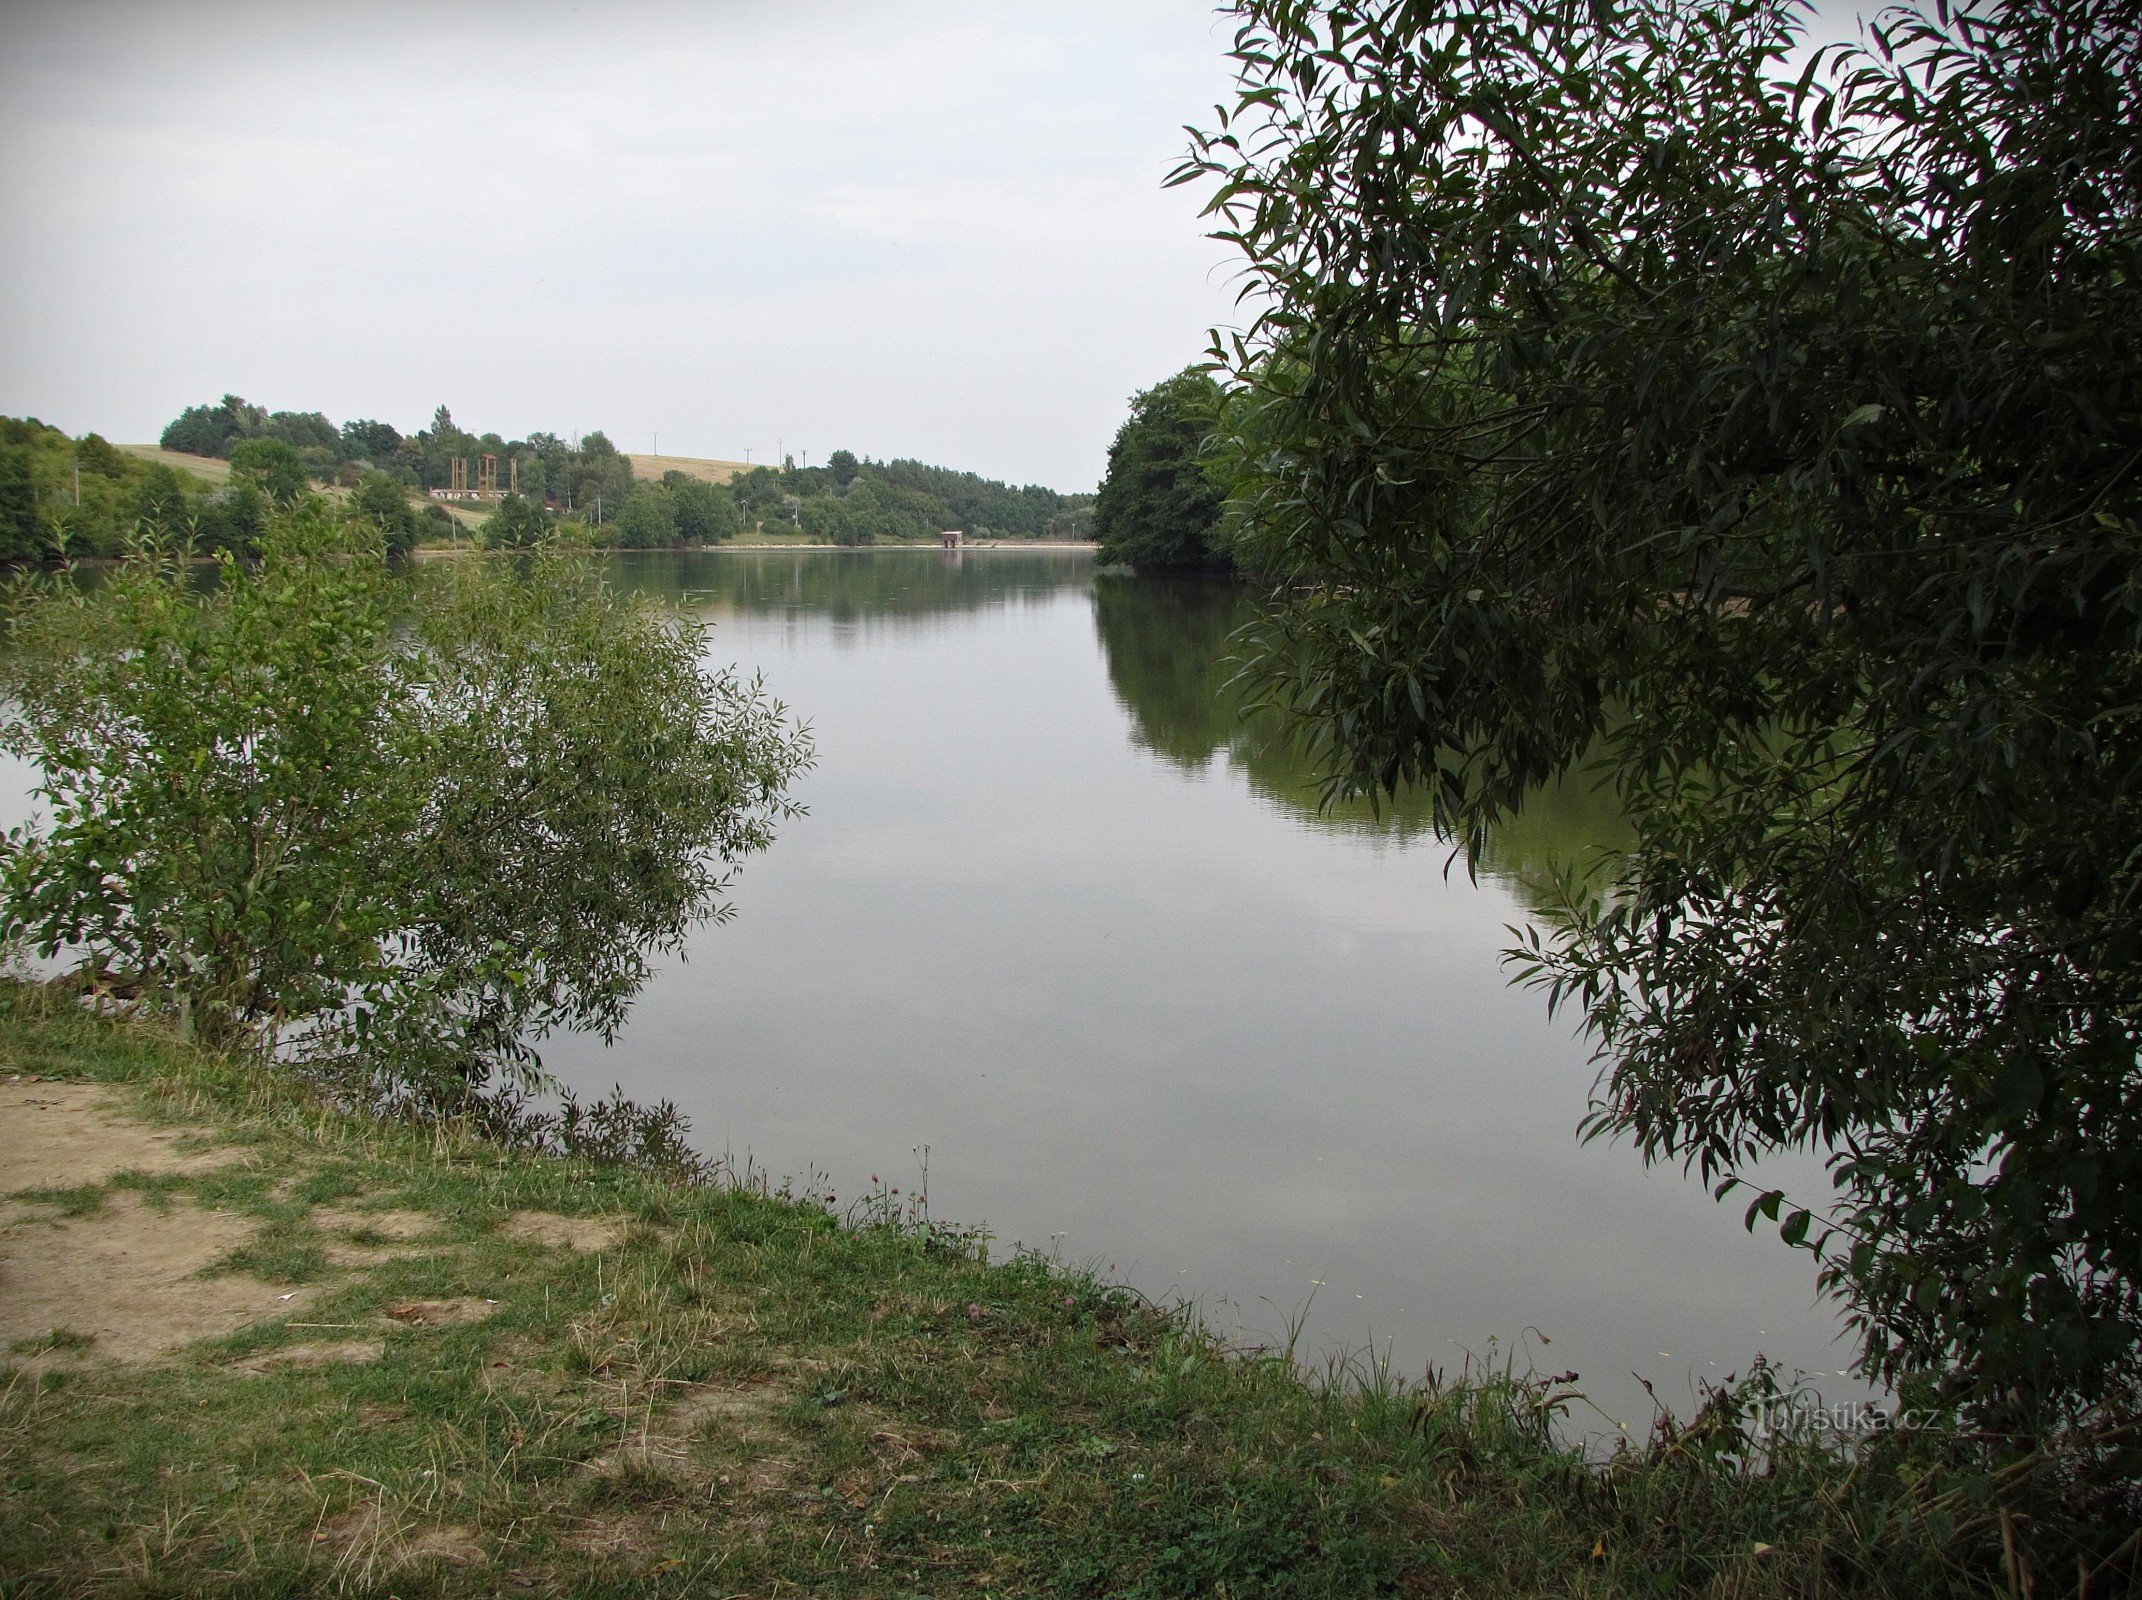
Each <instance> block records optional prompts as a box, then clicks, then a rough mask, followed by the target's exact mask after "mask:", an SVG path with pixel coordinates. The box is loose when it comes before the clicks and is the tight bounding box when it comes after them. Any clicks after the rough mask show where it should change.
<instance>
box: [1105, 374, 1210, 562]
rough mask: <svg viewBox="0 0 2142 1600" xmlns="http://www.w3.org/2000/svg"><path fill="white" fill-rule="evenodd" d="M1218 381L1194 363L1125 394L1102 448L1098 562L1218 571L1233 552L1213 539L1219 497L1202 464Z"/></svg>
mask: <svg viewBox="0 0 2142 1600" xmlns="http://www.w3.org/2000/svg"><path fill="white" fill-rule="evenodd" d="M1219 407H1220V386H1219V385H1218V384H1217V383H1215V382H1214V381H1213V380H1212V378H1211V376H1210V375H1209V374H1208V373H1207V372H1206V371H1205V370H1204V369H1203V368H1200V367H1191V368H1189V369H1187V370H1185V371H1183V372H1179V373H1177V374H1176V375H1175V376H1174V377H1172V378H1170V379H1168V380H1167V381H1166V382H1165V383H1158V384H1155V385H1154V386H1153V387H1152V388H1150V389H1147V390H1144V391H1143V392H1141V393H1139V394H1137V395H1135V396H1133V397H1132V399H1131V414H1130V417H1129V420H1127V421H1126V422H1125V423H1124V424H1123V426H1122V427H1121V428H1119V429H1118V430H1117V431H1116V438H1115V442H1114V443H1113V444H1111V445H1110V446H1109V447H1108V476H1107V477H1105V478H1104V479H1102V480H1101V493H1100V497H1099V499H1098V500H1096V501H1095V502H1094V507H1093V532H1094V537H1095V538H1096V539H1098V540H1099V541H1100V544H1101V560H1102V561H1103V562H1121V563H1123V564H1125V565H1127V566H1131V567H1134V568H1136V569H1137V570H1139V571H1141V572H1199V571H1223V570H1226V569H1228V568H1230V567H1232V566H1233V564H1234V562H1233V556H1232V555H1231V553H1230V552H1229V550H1228V549H1227V547H1226V544H1225V542H1224V541H1223V540H1222V538H1221V537H1220V508H1221V502H1222V501H1223V499H1224V498H1225V496H1224V494H1223V492H1222V490H1221V488H1220V487H1219V485H1218V484H1216V483H1215V482H1214V481H1213V479H1212V478H1211V477H1210V476H1209V475H1208V473H1207V471H1206V468H1205V461H1204V457H1205V443H1206V439H1207V438H1208V436H1209V435H1210V434H1211V433H1212V430H1213V426H1214V423H1215V422H1216V421H1217V417H1218V412H1219Z"/></svg>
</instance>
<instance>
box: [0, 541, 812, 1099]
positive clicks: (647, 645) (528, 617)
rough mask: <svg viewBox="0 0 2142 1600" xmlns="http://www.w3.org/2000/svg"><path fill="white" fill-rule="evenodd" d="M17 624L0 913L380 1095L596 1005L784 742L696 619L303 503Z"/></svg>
mask: <svg viewBox="0 0 2142 1600" xmlns="http://www.w3.org/2000/svg"><path fill="white" fill-rule="evenodd" d="M366 535H370V537H369V538H367V537H365V536H366ZM14 645H15V648H14V649H13V651H12V652H11V653H10V654H9V656H8V658H7V663H6V670H7V683H6V688H7V690H8V693H9V702H8V717H7V722H6V724H5V727H4V737H5V741H6V747H7V748H8V749H10V750H12V751H13V752H14V753H16V754H18V755H20V756H23V757H26V758H28V759H31V760H34V761H36V762H37V763H38V765H39V766H40V768H41V770H42V773H43V779H42V784H41V788H40V791H39V792H40V794H41V796H42V798H43V800H44V802H45V808H46V810H47V812H48V815H49V819H50V820H49V822H48V823H46V824H45V825H44V826H43V827H41V828H40V827H35V826H33V827H28V828H23V829H17V830H15V831H14V832H13V833H11V834H10V835H8V836H7V840H6V845H5V849H4V852H0V861H4V867H5V873H4V878H0V892H4V914H5V923H6V933H7V934H8V936H10V937H14V938H19V939H22V940H24V941H26V942H28V943H30V944H32V945H34V946H35V947H36V948H38V949H40V950H41V951H43V952H44V954H45V956H46V957H47V958H48V959H49V958H51V957H52V956H54V955H56V954H57V953H58V952H59V951H60V950H62V949H66V950H68V951H70V952H72V953H75V954H76V955H77V957H78V959H79V960H80V962H81V964H82V968H83V971H84V973H85V975H86V976H87V977H88V979H89V980H90V981H91V982H92V983H93V984H95V985H97V986H99V987H102V988H107V989H111V990H115V991H117V992H120V993H127V994H135V995H139V996H141V997H143V998H144V999H146V1000H149V1001H151V1002H152V1003H168V1004H169V1005H171V1006H172V1007H173V1008H174V1009H175V1010H176V1011H177V1013H178V1015H179V1016H180V1017H181V1019H182V1021H183V1023H184V1025H185V1027H186V1029H187V1030H188V1031H190V1032H191V1033H193V1034H194V1035H196V1036H198V1037H200V1038H202V1039H204V1040H209V1041H214V1042H220V1043H231V1044H247V1045H252V1046H256V1047H259V1048H262V1049H268V1050H277V1051H280V1052H282V1053H285V1054H294V1055H297V1056H301V1057H304V1058H307V1059H313V1060H323V1059H324V1060H349V1061H353V1062H355V1063H357V1064H358V1065H360V1066H361V1067H362V1068H363V1069H364V1070H366V1071H368V1072H370V1073H372V1074H374V1075H375V1077H376V1082H377V1084H378V1086H379V1087H380V1088H381V1091H382V1092H385V1093H406V1094H414V1095H419V1096H424V1097H431V1098H436V1097H440V1096H444V1097H447V1098H452V1097H453V1096H455V1095H457V1094H460V1093H462V1092H464V1091H465V1090H466V1089H467V1088H468V1087H469V1086H470V1085H472V1084H478V1083H481V1082H482V1081H484V1080H485V1079H486V1078H488V1077H490V1076H492V1075H494V1074H497V1073H501V1072H505V1073H512V1072H514V1071H517V1070H520V1069H522V1068H525V1067H526V1066H528V1064H529V1062H530V1059H531V1058H530V1056H529V1054H528V1051H527V1043H526V1041H527V1039H528V1038H529V1037H530V1036H531V1035H539V1034H540V1033H541V1032H542V1031H543V1030H545V1029H547V1028H550V1027H553V1026H562V1025H572V1026H579V1027H593V1028H598V1029H605V1030H607V1029H611V1028H614V1027H615V1026H616V1025H617V1023H618V1021H619V1020H620V1018H621V1017H622V1015H623V1013H624V1010H625V1008H626V1006H627V1005H628V1004H629V1002H630V999H631V997H632V995H633V994H634V993H635V992H636V990H637V989H638V987H639V985H640V983H641V982H642V981H643V980H644V978H645V975H646V973H647V970H648V966H647V963H648V960H649V957H650V954H651V953H653V952H659V951H668V950H673V949H675V948H676V947H677V945H678V944H679V943H680V942H681V940H682V938H683V936H684V933H685V931H686V930H687V929H688V928H689V927H690V926H691V925H692V924H693V923H695V922H697V921H700V920H703V919H705V918H708V917H714V918H717V919H718V918H720V917H722V916H725V915H726V914H727V907H726V903H725V900H724V891H725V889H726V886H727V883H728V873H729V870H730V867H731V865H732V864H733V863H734V862H736V861H737V860H739V859H741V858H742V857H743V856H745V855H747V854H749V853H751V852H753V851H756V850H759V849H762V848H764V847H765V845H766V844H767V843H768V842H769V841H770V840H771V837H772V828H773V824H774V822H775V821H776V819H777V818H779V817H780V816H781V815H783V814H784V813H785V811H786V809H787V808H786V805H785V802H784V801H783V798H782V796H783V791H784V789H785V787H786V785H787V783H788V782H789V780H790V779H791V778H792V777H793V775H794V774H795V773H796V772H797V771H798V770H799V769H800V768H801V767H802V766H803V765H804V764H805V763H806V762H807V760H808V756H809V747H808V744H807V742H806V740H805V739H804V737H803V736H802V735H801V734H800V733H798V732H797V731H796V730H794V729H793V728H791V727H790V726H788V725H787V724H786V722H785V721H784V719H783V716H782V713H781V710H780V708H779V707H778V706H777V705H774V704H771V703H770V702H768V701H767V700H766V699H765V697H764V696H763V694H762V693H761V692H760V690H759V688H758V686H757V685H756V684H744V683H740V682H738V681H736V680H735V679H733V678H731V677H729V676H727V675H726V674H721V673H716V672H712V671H709V670H707V669H706V668H704V667H702V666H701V665H700V660H699V657H700V652H701V649H702V646H703V639H702V635H701V631H700V630H699V629H698V628H697V626H696V625H694V624H692V623H690V622H689V621H686V620H683V619H679V618H676V617H674V616H670V615H666V614H663V613H661V612H659V611H658V610H656V609H655V608H654V607H653V606H651V605H648V604H645V603H639V602H633V601H630V600H625V599H621V598H619V597H617V596H616V595H613V594H612V593H610V592H609V591H608V590H607V589H605V588H604V587H603V585H602V584H601V582H600V580H599V578H598V577H596V576H595V575H594V574H593V573H592V571H591V570H589V569H587V568H586V567H584V566H582V565H579V564H576V563H574V562H573V561H572V560H571V559H569V558H567V557H564V556H561V555H557V554H551V555H546V556H541V557H537V558H535V559H534V560H533V561H532V562H530V563H528V564H525V565H523V566H521V567H518V568H515V569H503V568H494V567H491V566H489V565H488V564H484V565H478V564H462V563H456V564H452V570H449V571H445V572H437V573H432V574H429V575H428V577H422V578H419V579H417V580H415V581H414V582H413V586H411V585H405V584H403V583H400V582H397V581H396V580H395V579H393V578H392V577H391V576H390V575H389V572H388V569H387V566H386V564H385V562H384V560H383V559H382V551H381V549H380V546H379V543H378V542H377V538H376V534H371V530H369V529H368V528H366V527H365V525H364V523H363V521H362V519H340V520H338V519H336V518H335V517H334V516H333V515H331V513H330V512H329V510H328V508H327V507H326V506H325V505H324V504H323V503H322V502H319V501H313V502H311V503H310V504H309V505H308V506H307V507H306V508H304V509H302V510H301V511H299V512H298V513H296V514H293V515H289V516H286V517H283V518H281V519H280V520H278V521H277V522H276V523H275V524H274V525H273V526H272V527H271V528H270V530H269V534H268V537H267V539H266V540H265V542H264V546H263V549H262V551H261V559H260V561H259V562H258V563H257V564H252V565H247V564H240V563H237V562H235V561H232V560H230V559H229V558H227V557H226V558H225V560H224V563H223V566H222V570H221V572H220V575H219V582H218V583H217V584H216V585H215V586H214V588H213V590H212V592H209V593H207V594H203V593H201V592H199V590H198V587H197V586H196V585H194V584H193V583H192V582H191V581H190V580H189V578H188V575H187V573H186V571H185V569H184V567H183V565H181V564H179V563H176V562H173V561H171V560H168V559H166V558H165V557H164V556H163V555H161V554H160V553H158V552H157V551H155V550H153V549H152V550H149V551H147V552H145V553H142V554H140V555H137V556H135V557H133V558H131V559H129V560H128V561H127V562H125V563H124V564H123V565H122V566H121V567H120V568H119V569H118V570H117V571H116V572H115V573H113V574H112V576H111V577H110V579H109V581H107V582H105V583H103V584H100V585H98V586H96V587H95V588H94V589H92V590H88V591H85V590H84V589H83V588H82V587H81V586H78V585H72V584H67V583H64V582H59V581H43V582H38V583H35V584H33V585H32V586H31V587H29V588H28V589H27V590H26V591H25V592H24V593H22V594H21V595H20V596H19V597H18V604H17V607H16V618H15V623H14Z"/></svg>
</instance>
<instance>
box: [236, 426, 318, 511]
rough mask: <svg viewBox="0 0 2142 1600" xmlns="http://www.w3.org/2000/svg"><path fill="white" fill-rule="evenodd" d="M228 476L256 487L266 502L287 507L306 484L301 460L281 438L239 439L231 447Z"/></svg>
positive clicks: (295, 451)
mask: <svg viewBox="0 0 2142 1600" xmlns="http://www.w3.org/2000/svg"><path fill="white" fill-rule="evenodd" d="M231 476H232V477H233V478H242V479H245V480H247V481H249V482H252V483H255V484H258V485H259V486H260V488H261V490H262V492H263V493H265V494H266V495H267V496H268V498H269V499H271V500H275V501H277V502H279V503H280V504H283V505H288V504H289V503H290V502H291V501H293V500H295V499H296V498H297V497H298V496H299V495H301V494H303V493H304V492H305V486H306V484H307V483H308V482H309V481H310V479H309V476H308V474H307V473H306V470H305V459H304V457H303V456H301V455H299V454H298V452H297V449H296V447H295V446H293V445H291V444H289V443H287V442H285V441H284V440H281V439H268V438H260V439H242V440H240V441H239V442H238V443H237V444H235V445H233V446H232V447H231Z"/></svg>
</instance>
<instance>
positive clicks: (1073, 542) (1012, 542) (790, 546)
mask: <svg viewBox="0 0 2142 1600" xmlns="http://www.w3.org/2000/svg"><path fill="white" fill-rule="evenodd" d="M1100 548H1101V547H1100V545H1099V544H1098V543H1097V542H1095V541H1094V540H1091V539H1083V540H1082V539H991V540H989V541H987V542H986V543H981V544H963V545H960V546H959V547H958V548H957V549H951V550H948V549H946V548H945V547H944V546H943V545H936V544H925V543H922V542H921V541H919V540H914V541H903V542H900V543H897V544H895V543H891V542H887V543H884V544H812V543H807V542H805V541H802V540H794V539H778V540H776V539H761V540H751V541H745V540H739V539H728V540H724V541H722V542H721V543H720V544H665V545H641V546H631V547H627V546H624V545H590V546H588V547H587V550H588V553H589V554H591V555H620V556H631V555H667V554H684V555H703V554H719V553H720V552H722V551H724V550H837V551H845V552H847V553H849V554H851V555H876V554H879V553H881V552H885V551H893V550H927V551H933V552H935V553H936V554H939V555H966V554H968V553H969V552H971V551H977V550H1085V551H1097V550H1099V549H1100ZM516 553H517V552H515V551H512V550H485V549H481V548H479V547H478V546H476V545H475V544H473V543H471V544H458V543H457V544H420V545H418V546H416V547H415V548H414V549H412V550H411V551H410V552H409V554H410V557H411V559H428V558H431V557H434V556H494V555H513V554H516Z"/></svg>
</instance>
